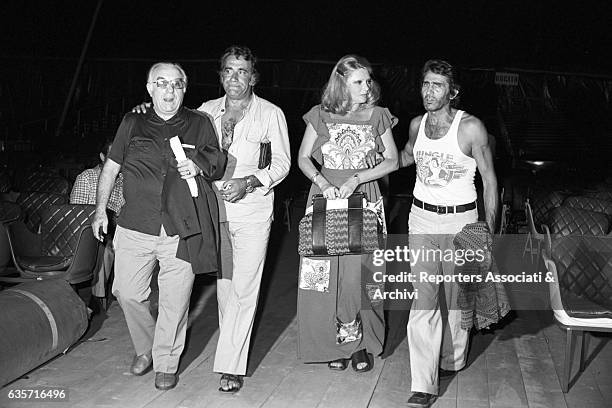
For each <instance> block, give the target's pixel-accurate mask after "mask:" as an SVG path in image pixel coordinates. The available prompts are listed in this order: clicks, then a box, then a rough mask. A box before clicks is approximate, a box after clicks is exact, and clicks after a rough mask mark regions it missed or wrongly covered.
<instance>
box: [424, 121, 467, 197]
mask: <svg viewBox="0 0 612 408" xmlns="http://www.w3.org/2000/svg"><path fill="white" fill-rule="evenodd" d="M462 116H463V111H460V110H459V111H457V113H456V114H455V117H454V119H453V122H452V123H451V126H450V127H449V129H448V132H447V133H446V135H444V136H443V137H441V138H440V139H430V138H429V137H427V136H426V135H425V122H426V120H427V114H425V115H423V119H422V120H421V124H420V126H419V132H418V134H417V139H416V142H415V144H414V159H415V164H416V171H417V180H416V183H415V186H414V197H416V198H418V199H419V200H421V201H424V202H426V203H430V204H434V205H461V204H467V203H470V202H473V201H475V200H476V188H475V186H474V175H475V173H476V161H475V160H474V159H473V158H471V157H469V156H467V155H466V154H465V153H463V151H461V148H460V147H459V142H458V139H457V133H458V129H459V123H460V122H461V117H462Z"/></svg>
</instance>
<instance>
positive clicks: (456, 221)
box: [408, 205, 478, 395]
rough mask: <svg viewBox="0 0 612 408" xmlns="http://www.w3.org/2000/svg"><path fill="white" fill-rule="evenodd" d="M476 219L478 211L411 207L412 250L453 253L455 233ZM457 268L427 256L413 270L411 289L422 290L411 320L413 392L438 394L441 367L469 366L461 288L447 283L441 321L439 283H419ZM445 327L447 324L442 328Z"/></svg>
mask: <svg viewBox="0 0 612 408" xmlns="http://www.w3.org/2000/svg"><path fill="white" fill-rule="evenodd" d="M477 220H478V213H477V211H476V210H475V209H474V210H470V211H466V212H464V213H458V214H437V213H434V212H431V211H427V210H424V209H422V208H419V207H416V206H414V205H413V206H412V209H411V210H410V218H409V219H408V234H409V238H408V240H409V246H410V250H411V252H412V251H415V250H417V249H421V250H422V251H424V250H427V249H429V250H438V249H439V250H442V251H443V252H442V253H444V251H445V250H451V251H452V250H454V245H453V238H454V235H455V234H456V233H457V232H459V231H461V229H462V228H463V226H464V225H466V224H469V223H472V222H476V221H477ZM430 254H433V252H430ZM454 270H455V264H454V263H453V262H440V257H439V256H438V257H437V258H436V257H434V256H429V259H427V258H424V257H418V258H417V262H416V264H415V265H414V266H412V267H411V271H412V273H413V274H416V279H415V282H414V283H413V285H414V288H415V289H417V290H418V298H417V299H415V300H414V301H413V303H412V307H411V309H410V318H409V320H408V348H409V350H410V373H411V376H412V388H411V389H412V392H426V393H428V394H435V395H437V394H438V367H439V366H441V367H442V368H443V369H445V370H460V369H462V368H463V367H464V366H465V363H466V360H467V349H468V341H469V332H468V331H467V330H464V329H462V328H461V310H459V307H458V306H457V295H458V286H457V284H456V283H445V284H444V289H445V295H446V296H445V299H446V305H447V309H448V320H447V321H446V322H443V321H442V313H441V312H440V304H439V302H438V294H439V289H440V287H439V285H438V284H436V283H430V282H428V281H422V280H421V279H420V274H421V272H426V273H428V274H433V275H438V274H444V275H452V274H453V272H454ZM443 323H446V324H444V327H443ZM440 348H441V350H440Z"/></svg>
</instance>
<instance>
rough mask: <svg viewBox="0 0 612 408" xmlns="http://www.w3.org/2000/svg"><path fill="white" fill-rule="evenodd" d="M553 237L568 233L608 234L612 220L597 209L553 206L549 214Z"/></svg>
mask: <svg viewBox="0 0 612 408" xmlns="http://www.w3.org/2000/svg"><path fill="white" fill-rule="evenodd" d="M549 220H550V224H549V227H550V233H551V234H552V239H553V240H554V239H556V238H558V237H561V236H566V235H574V234H576V235H606V234H607V233H608V231H609V230H610V220H609V218H608V217H607V216H606V215H605V214H604V213H600V212H596V211H589V210H582V209H578V208H571V207H566V206H565V205H563V206H561V207H557V208H553V209H552V210H551V212H550V215H549Z"/></svg>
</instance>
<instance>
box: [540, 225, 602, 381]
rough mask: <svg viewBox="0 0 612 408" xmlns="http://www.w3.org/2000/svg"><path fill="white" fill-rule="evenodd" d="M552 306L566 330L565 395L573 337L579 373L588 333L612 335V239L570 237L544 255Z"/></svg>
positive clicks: (582, 366)
mask: <svg viewBox="0 0 612 408" xmlns="http://www.w3.org/2000/svg"><path fill="white" fill-rule="evenodd" d="M543 257H544V263H545V265H546V269H547V272H549V273H550V274H551V275H552V278H553V281H552V282H549V293H550V303H551V308H552V310H553V315H554V318H555V320H556V322H557V323H558V324H559V326H560V327H561V328H562V329H563V330H565V331H566V345H565V362H564V368H563V375H562V378H561V389H562V390H563V392H567V391H568V390H569V383H570V373H571V362H572V347H573V341H574V334H575V333H577V334H578V336H579V337H580V338H581V346H580V347H581V353H580V372H582V371H584V369H585V366H586V361H587V359H588V358H587V357H588V356H587V353H588V332H590V331H597V332H612V237H605V236H603V237H602V236H588V235H583V236H580V235H569V236H564V237H560V238H558V239H557V240H555V241H554V242H553V243H552V249H551V253H550V255H549V254H547V253H546V252H544V253H543Z"/></svg>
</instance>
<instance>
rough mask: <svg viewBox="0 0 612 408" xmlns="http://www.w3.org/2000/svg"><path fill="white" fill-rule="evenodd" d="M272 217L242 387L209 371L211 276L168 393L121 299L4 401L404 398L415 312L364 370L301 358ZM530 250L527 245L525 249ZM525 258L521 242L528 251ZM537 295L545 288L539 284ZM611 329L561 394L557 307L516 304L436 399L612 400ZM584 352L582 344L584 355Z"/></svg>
mask: <svg viewBox="0 0 612 408" xmlns="http://www.w3.org/2000/svg"><path fill="white" fill-rule="evenodd" d="M280 224H281V223H280V222H277V223H275V227H274V228H273V234H272V242H271V244H270V248H271V251H270V252H269V260H268V267H267V269H266V272H265V279H264V282H263V284H262V298H261V301H260V307H259V314H258V318H257V321H256V324H255V327H256V328H255V333H254V337H253V342H252V343H253V344H252V353H251V358H250V362H249V376H248V377H247V378H245V385H244V388H243V389H242V390H241V391H240V392H239V393H237V394H235V395H225V394H222V393H220V392H219V391H218V390H217V388H218V384H219V374H216V373H213V372H212V364H213V358H214V351H215V345H216V340H217V337H218V330H217V329H218V327H217V325H218V322H217V312H216V309H217V305H216V298H215V286H214V279H211V278H208V277H199V278H198V279H197V280H196V285H195V287H194V293H193V296H192V306H191V312H190V329H189V332H188V343H187V347H186V350H185V352H184V355H183V357H182V360H181V365H180V377H179V378H180V381H179V384H178V386H177V387H176V388H175V389H173V390H170V391H165V392H162V391H158V390H156V389H155V388H154V386H153V381H154V374H153V373H151V372H150V373H148V374H146V375H145V376H143V377H135V376H133V375H131V374H130V373H129V367H130V363H131V360H132V355H133V349H132V344H131V341H130V338H129V335H128V331H127V327H126V325H125V320H124V318H123V313H122V311H121V309H120V307H119V306H118V304H117V303H116V302H114V303H112V304H111V307H110V308H109V310H108V312H107V314H105V315H104V314H103V315H98V316H96V317H95V318H94V320H93V321H92V325H91V327H90V329H89V331H88V333H87V334H86V336H85V340H84V341H82V342H81V343H79V344H78V345H76V346H75V347H74V348H72V349H71V350H70V351H69V352H68V353H67V354H65V355H61V356H59V357H57V358H55V359H54V360H52V361H50V362H48V363H47V364H45V365H43V366H41V367H39V368H37V369H36V370H34V371H32V372H30V373H29V374H27V375H26V376H24V377H23V378H21V379H18V380H16V381H14V382H13V383H11V384H9V385H7V386H5V387H4V388H3V389H2V390H1V392H0V407H3V408H9V407H11V408H12V407H24V408H25V407H27V408H31V407H57V408H60V407H78V408H84V407H109V408H110V407H117V408H119V407H120V408H131V407H134V408H141V407H142V408H144V407H146V408H154V407H160V408H187V407H194V408H195V407H263V408H274V407H279V408H283V407H304V408H314V407H318V408H323V407H330V408H342V407H380V408H383V407H384V408H390V407H404V406H405V402H406V400H407V398H408V394H409V392H410V362H409V353H408V345H407V342H406V339H405V334H406V328H405V324H406V319H407V312H391V313H390V314H389V316H388V323H389V333H388V336H387V345H386V348H385V352H384V354H383V357H384V358H376V359H375V366H374V369H373V370H372V371H370V372H368V373H362V374H358V373H355V372H353V370H351V369H350V367H349V369H347V370H346V371H344V372H335V371H330V370H329V369H328V368H327V366H326V365H323V364H303V363H302V362H300V361H298V360H297V359H296V333H297V324H296V319H295V312H296V305H295V303H296V290H297V289H296V285H297V263H298V257H297V254H296V247H297V243H296V235H295V231H294V230H292V232H291V233H289V232H287V231H286V229H284V228H283V226H282V225H280ZM521 249H522V248H521ZM519 256H520V252H519ZM533 296H534V298H537V297H542V296H543V297H544V298H545V297H546V295H545V294H541V293H537V292H534V293H533ZM610 339H611V336H609V335H608V336H605V335H601V336H593V337H592V338H591V341H590V349H589V356H590V359H591V361H589V363H588V366H587V368H586V370H585V372H583V373H581V374H579V375H578V373H577V367H578V362H577V361H574V363H573V365H572V378H573V384H572V387H571V389H570V392H569V393H567V394H563V393H562V392H561V387H560V382H559V375H560V373H561V372H562V364H563V347H564V344H565V337H564V333H563V332H562V331H561V330H560V329H559V328H558V327H557V326H556V325H554V323H553V322H552V316H551V312H546V311H544V312H535V311H531V312H524V311H523V312H521V311H519V312H516V313H513V314H512V316H510V317H509V318H508V319H506V324H505V325H503V326H502V327H501V328H499V329H497V330H495V331H493V332H487V333H477V334H475V335H474V336H473V339H472V346H471V351H470V355H469V363H468V366H467V368H466V369H464V370H463V371H461V372H460V373H459V374H458V375H457V376H455V377H454V378H453V379H452V380H448V381H443V382H442V383H441V393H440V397H439V399H438V400H437V402H436V403H435V404H434V405H433V406H434V407H457V408H461V407H469V408H481V407H495V408H498V407H499V408H501V407H508V408H517V407H554V408H561V407H572V408H573V407H575V408H595V407H601V408H603V407H612V342H611V341H610ZM576 354H577V353H576ZM45 386H53V387H62V388H65V389H67V390H68V392H69V400H68V401H64V402H47V403H36V402H34V401H32V400H28V401H15V400H9V399H8V398H7V394H8V391H10V390H11V389H12V390H15V389H26V388H32V387H45Z"/></svg>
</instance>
